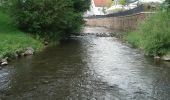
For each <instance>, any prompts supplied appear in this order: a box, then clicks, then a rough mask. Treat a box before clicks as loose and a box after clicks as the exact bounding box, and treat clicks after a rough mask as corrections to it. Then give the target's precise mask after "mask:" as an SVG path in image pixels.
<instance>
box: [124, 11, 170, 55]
mask: <svg viewBox="0 0 170 100" xmlns="http://www.w3.org/2000/svg"><path fill="white" fill-rule="evenodd" d="M124 39H125V40H126V41H128V42H129V43H130V44H132V45H133V46H135V47H137V48H140V49H142V50H143V51H144V52H145V54H147V55H150V56H163V55H166V54H169V53H170V12H163V11H160V12H157V13H155V14H153V15H152V16H150V17H149V18H148V19H146V20H145V21H144V22H143V23H141V25H139V30H138V31H136V32H129V33H126V34H125V35H124Z"/></svg>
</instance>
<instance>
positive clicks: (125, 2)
mask: <svg viewBox="0 0 170 100" xmlns="http://www.w3.org/2000/svg"><path fill="white" fill-rule="evenodd" d="M119 3H120V4H121V5H126V4H127V1H126V0H120V1H119Z"/></svg>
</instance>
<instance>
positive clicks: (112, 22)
mask: <svg viewBox="0 0 170 100" xmlns="http://www.w3.org/2000/svg"><path fill="white" fill-rule="evenodd" d="M150 14H151V13H146V12H141V13H138V14H134V15H128V16H119V17H106V18H96V19H94V18H93V19H85V21H86V25H88V26H99V27H107V28H111V29H114V30H119V31H135V30H137V26H138V24H139V23H140V22H142V21H143V20H144V19H145V18H146V17H147V16H149V15H150Z"/></svg>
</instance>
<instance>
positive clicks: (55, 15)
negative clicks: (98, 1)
mask: <svg viewBox="0 0 170 100" xmlns="http://www.w3.org/2000/svg"><path fill="white" fill-rule="evenodd" d="M12 4H13V7H12V11H13V15H12V16H13V17H14V18H15V21H16V24H17V25H18V27H19V28H20V29H22V30H24V31H27V32H30V33H34V34H35V33H36V34H38V35H39V36H42V37H45V38H47V39H50V40H51V39H53V40H55V38H57V37H58V36H59V35H66V34H67V35H68V33H72V32H75V31H79V30H80V27H81V25H82V24H83V23H84V21H83V17H82V12H83V11H85V10H86V9H87V8H88V6H87V2H85V0H81V1H80V0H24V1H23V0H15V2H13V3H12ZM78 4H81V6H82V7H81V8H80V9H78V7H79V6H80V5H78Z"/></svg>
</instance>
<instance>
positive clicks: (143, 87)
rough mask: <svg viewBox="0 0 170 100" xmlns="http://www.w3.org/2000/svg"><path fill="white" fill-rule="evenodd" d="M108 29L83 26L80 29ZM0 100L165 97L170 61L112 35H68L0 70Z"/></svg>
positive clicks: (150, 99) (169, 97)
mask: <svg viewBox="0 0 170 100" xmlns="http://www.w3.org/2000/svg"><path fill="white" fill-rule="evenodd" d="M102 31H106V32H110V31H112V30H108V29H104V28H86V29H85V32H94V33H95V32H102ZM0 98H1V99H2V100H170V63H166V62H160V61H154V60H153V59H151V58H148V57H145V56H143V55H142V54H141V52H140V51H138V50H136V49H133V48H130V47H128V46H127V45H126V44H124V43H122V42H121V41H120V40H119V39H116V38H114V37H99V36H96V35H84V36H72V37H71V38H70V39H65V40H63V41H61V43H60V44H59V45H58V46H52V47H48V48H46V49H45V50H44V51H42V52H40V53H39V54H36V55H35V56H28V57H26V58H23V59H20V60H17V61H15V62H14V63H12V64H11V65H9V66H7V67H5V68H3V69H2V70H0Z"/></svg>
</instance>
